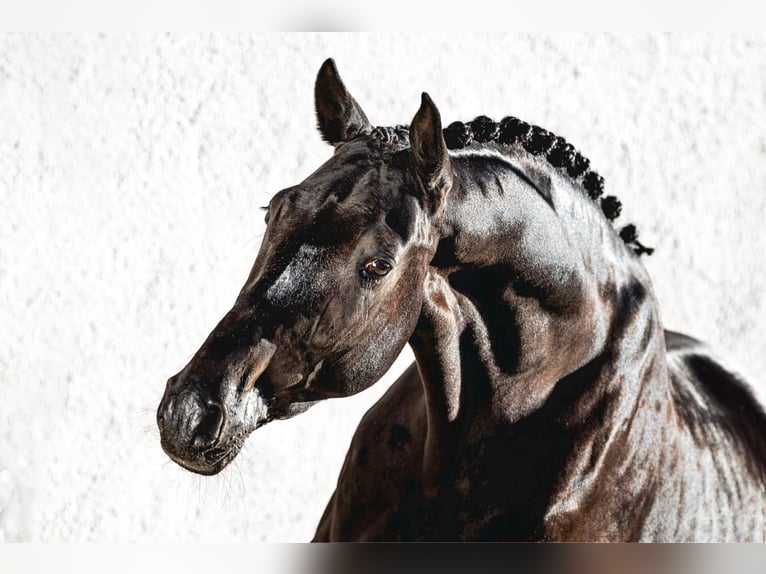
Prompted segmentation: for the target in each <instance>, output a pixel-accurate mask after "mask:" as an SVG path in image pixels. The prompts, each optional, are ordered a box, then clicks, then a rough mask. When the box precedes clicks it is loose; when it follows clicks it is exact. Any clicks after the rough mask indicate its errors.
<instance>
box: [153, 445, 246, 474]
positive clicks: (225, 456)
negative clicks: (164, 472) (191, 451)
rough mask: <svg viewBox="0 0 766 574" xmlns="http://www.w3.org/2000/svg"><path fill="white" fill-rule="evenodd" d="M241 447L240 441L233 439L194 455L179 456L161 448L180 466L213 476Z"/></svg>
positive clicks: (232, 458) (224, 466)
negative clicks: (229, 442) (231, 441)
mask: <svg viewBox="0 0 766 574" xmlns="http://www.w3.org/2000/svg"><path fill="white" fill-rule="evenodd" d="M241 449H242V442H240V441H235V442H234V443H232V444H229V445H224V446H219V447H215V448H211V449H209V450H206V451H204V452H202V453H201V454H199V455H198V456H196V457H180V456H178V455H176V454H174V453H173V452H169V449H163V450H164V451H165V453H166V454H167V455H168V456H169V457H170V458H171V460H173V462H175V463H176V464H178V465H179V466H181V467H182V468H184V469H186V470H188V471H190V472H194V473H196V474H201V475H204V476H213V475H214V474H218V473H219V472H221V471H222V470H223V469H224V468H226V467H227V466H228V465H229V463H230V462H231V461H232V460H234V459H235V458H236V456H237V455H238V454H239V451H240V450H241Z"/></svg>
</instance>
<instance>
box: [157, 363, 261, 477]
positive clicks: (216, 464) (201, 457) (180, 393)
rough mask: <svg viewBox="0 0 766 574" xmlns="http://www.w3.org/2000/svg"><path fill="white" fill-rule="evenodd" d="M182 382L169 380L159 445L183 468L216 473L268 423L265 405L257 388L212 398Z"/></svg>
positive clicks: (159, 413)
mask: <svg viewBox="0 0 766 574" xmlns="http://www.w3.org/2000/svg"><path fill="white" fill-rule="evenodd" d="M180 379H181V377H180V376H179V375H177V376H175V377H171V378H170V380H169V381H168V383H167V387H166V389H165V394H164V395H163V397H162V401H160V405H159V408H158V409H157V426H158V427H159V430H160V444H161V446H162V449H163V450H164V451H165V453H166V454H167V455H168V456H169V457H170V458H171V459H172V460H173V461H174V462H176V463H177V464H179V465H180V466H182V467H183V468H185V469H187V470H190V471H192V472H196V473H198V474H204V475H213V474H217V473H219V472H220V471H221V470H223V469H224V468H225V467H226V466H227V465H228V464H229V463H230V462H231V461H232V460H234V458H235V457H236V456H237V454H238V453H239V451H240V449H241V448H242V445H243V444H244V442H245V439H246V438H247V437H248V435H249V434H250V433H251V432H252V431H253V430H255V429H256V428H257V427H259V426H261V425H262V424H264V423H265V422H266V420H268V414H267V404H266V401H265V400H264V399H263V397H262V396H261V394H260V392H259V391H258V389H256V388H253V387H250V388H248V389H246V390H245V391H244V392H243V391H242V390H241V389H239V392H237V391H229V392H222V393H220V397H216V398H211V397H210V396H209V393H208V392H206V391H205V390H204V388H202V387H201V386H200V385H195V384H192V383H188V382H186V383H185V382H184V381H183V380H180ZM222 390H223V391H226V385H225V384H224V385H222ZM217 394H218V393H217Z"/></svg>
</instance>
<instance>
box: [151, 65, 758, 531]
mask: <svg viewBox="0 0 766 574" xmlns="http://www.w3.org/2000/svg"><path fill="white" fill-rule="evenodd" d="M314 95H315V105H316V117H317V122H318V129H319V132H320V134H321V136H322V138H323V139H324V140H325V141H326V142H328V143H329V144H331V145H332V146H333V148H334V152H333V154H332V156H331V157H330V158H329V159H328V160H327V161H326V162H325V163H324V164H323V165H321V166H320V167H319V168H318V169H317V170H316V171H315V172H314V173H312V174H311V175H310V176H309V177H308V178H306V179H305V180H304V181H303V182H301V183H299V184H297V185H294V186H291V187H287V188H285V189H283V190H281V191H279V192H278V193H276V195H274V196H273V198H272V199H271V201H270V202H269V205H268V208H267V209H266V231H265V234H264V237H263V241H262V244H261V246H260V250H259V252H258V254H257V257H256V259H255V262H254V264H253V267H252V270H251V271H250V274H249V276H248V278H247V280H246V282H245V284H244V286H243V287H242V289H241V291H240V292H239V294H238V296H237V298H236V300H235V302H234V304H233V307H232V308H231V310H230V311H228V312H227V313H226V315H225V316H224V317H223V318H222V319H221V321H220V322H219V323H218V324H217V325H216V326H215V328H214V329H213V331H212V332H211V333H210V335H209V336H208V337H207V339H206V340H205V341H204V343H203V344H202V345H201V347H200V348H199V350H198V351H197V352H196V353H195V355H194V356H193V357H192V358H191V360H190V361H189V363H188V364H187V365H186V366H185V367H184V368H183V369H182V370H181V371H180V372H179V373H178V374H176V375H174V376H173V377H171V378H170V379H169V380H168V381H167V385H166V388H165V391H164V395H163V397H162V399H161V401H160V404H159V408H158V411H157V423H158V426H159V430H160V437H161V446H162V448H163V449H164V451H165V452H166V453H167V455H168V456H169V457H170V458H171V459H172V460H173V461H175V462H176V463H178V464H179V465H181V466H182V467H184V468H186V469H188V470H190V471H192V472H195V473H199V474H203V475H212V474H215V473H218V472H220V471H221V470H222V469H223V468H224V467H226V465H227V464H228V463H229V462H231V461H232V459H234V457H235V456H236V455H237V453H238V452H239V451H240V449H241V447H242V445H243V443H244V442H245V440H246V438H247V437H248V435H249V434H250V433H251V432H252V431H254V430H255V429H257V428H259V427H260V426H262V425H264V424H266V423H268V422H269V421H272V420H275V419H286V418H289V417H292V416H295V415H297V414H299V413H301V412H304V411H305V410H306V409H308V408H310V407H311V406H312V405H314V404H316V403H317V402H319V401H322V400H324V399H327V398H334V397H345V396H349V395H352V394H354V393H358V392H360V391H362V390H363V389H366V388H368V387H369V386H370V385H372V384H374V383H375V382H376V381H378V380H379V379H380V378H381V377H382V376H383V375H384V374H385V373H386V371H387V370H388V369H389V367H390V366H391V365H392V363H393V362H394V360H395V359H396V358H397V356H398V355H399V353H400V351H401V350H402V349H403V348H404V346H405V345H407V344H409V345H410V347H411V348H412V351H413V353H414V357H415V362H414V363H413V364H412V365H411V366H410V367H409V368H407V369H406V370H405V372H404V373H403V374H402V375H401V377H400V378H399V379H398V380H397V381H395V382H394V383H393V385H392V386H391V387H390V388H389V389H388V390H387V391H386V393H385V394H384V395H383V396H382V398H381V399H380V400H379V401H378V402H377V403H376V404H375V405H374V406H373V407H372V408H371V409H370V410H369V411H368V412H367V413H366V414H365V415H364V417H363V419H362V420H361V423H360V424H359V426H358V428H357V430H356V432H355V434H354V437H353V440H352V443H351V445H350V448H349V451H348V453H347V456H346V459H345V462H344V464H343V467H342V469H341V471H340V476H339V478H338V482H337V487H336V490H335V492H334V493H333V494H332V496H331V498H330V500H329V502H328V504H327V507H326V510H325V511H324V514H323V516H322V517H321V520H320V521H319V524H318V527H317V530H316V534H315V537H314V540H315V541H760V542H763V541H764V532H765V529H766V440H764V438H766V415H765V414H764V408H763V406H762V405H760V404H759V403H758V402H757V401H756V399H755V398H754V395H753V393H752V391H751V389H750V387H749V386H748V385H747V384H746V383H745V382H744V381H743V380H742V379H741V377H739V376H738V375H736V374H733V372H732V371H730V370H729V369H727V368H726V367H724V366H723V365H722V364H721V363H720V362H719V361H718V360H716V359H715V358H714V357H713V354H712V351H711V350H710V349H709V348H708V347H707V346H706V345H704V344H703V343H701V342H699V341H697V340H695V339H693V338H691V337H688V336H686V335H683V334H680V333H676V332H671V331H667V330H665V329H664V327H663V325H662V322H661V318H660V313H659V309H658V303H657V299H656V298H655V295H654V293H653V290H652V284H651V281H650V278H649V276H648V273H647V271H646V268H645V267H644V266H643V264H642V261H641V256H642V255H646V254H651V251H652V249H651V248H648V247H646V246H644V245H643V244H642V243H640V242H639V240H638V235H637V231H636V228H635V226H633V225H628V226H626V227H624V228H622V229H620V230H619V231H618V230H617V229H616V228H615V227H614V225H613V220H614V219H615V218H616V217H617V215H618V214H619V213H620V210H621V204H620V202H619V200H618V199H617V198H616V197H614V196H604V194H603V192H604V180H603V178H602V177H601V176H600V175H599V174H598V173H597V172H596V171H594V170H593V169H592V168H591V166H590V162H589V161H588V159H587V158H586V157H585V156H583V155H582V154H581V153H580V152H579V151H577V150H576V149H575V148H574V147H573V146H572V145H571V144H570V143H568V142H567V141H566V140H565V139H564V138H561V137H559V136H556V135H554V134H552V133H550V132H548V131H547V130H545V129H542V128H540V127H538V126H533V125H529V124H528V123H526V122H524V121H522V120H520V119H518V118H515V117H512V116H509V117H506V118H504V119H502V120H501V121H499V122H495V121H493V120H492V119H490V118H488V117H486V116H478V117H477V118H475V119H474V120H472V121H470V122H467V123H463V122H454V123H452V124H450V125H449V126H447V127H446V128H443V127H442V122H441V116H440V113H439V110H438V108H437V106H436V105H435V104H434V102H433V100H432V99H431V97H430V96H429V95H428V94H427V93H423V94H422V98H421V102H420V107H419V109H418V111H417V113H416V114H415V115H414V117H413V119H412V121H411V123H410V124H409V126H406V125H396V126H394V127H376V126H373V125H372V124H371V123H370V121H369V120H368V118H367V116H366V114H365V113H364V111H363V110H362V108H361V107H360V105H359V104H358V103H357V101H356V100H355V99H354V98H353V97H352V96H351V94H350V93H349V92H348V90H347V88H346V86H345V84H344V82H343V81H342V79H341V77H340V75H339V73H338V70H337V67H336V65H335V63H334V62H333V60H332V59H328V60H327V61H325V62H324V64H322V66H321V68H320V69H319V73H318V74H317V77H316V81H315V94H314Z"/></svg>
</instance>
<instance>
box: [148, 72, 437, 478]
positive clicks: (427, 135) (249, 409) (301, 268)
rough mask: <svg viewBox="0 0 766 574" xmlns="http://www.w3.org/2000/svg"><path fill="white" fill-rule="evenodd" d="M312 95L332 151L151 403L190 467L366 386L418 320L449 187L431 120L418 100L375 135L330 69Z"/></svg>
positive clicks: (299, 188) (214, 465)
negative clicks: (401, 124) (408, 114)
mask: <svg viewBox="0 0 766 574" xmlns="http://www.w3.org/2000/svg"><path fill="white" fill-rule="evenodd" d="M315 97H316V112H317V118H318V124H319V130H320V133H321V135H322V137H323V138H324V139H325V140H326V141H327V142H329V143H330V144H332V145H333V146H334V148H335V152H334V155H333V156H332V157H331V158H330V159H329V160H328V161H327V162H326V163H325V164H324V165H322V166H321V167H320V168H319V169H317V170H316V171H315V172H314V173H313V174H312V175H310V176H309V177H308V178H307V179H306V180H305V181H303V182H301V183H300V184H298V185H295V186H293V187H289V188H287V189H284V190H282V191H280V192H278V193H277V194H276V195H275V196H274V197H273V198H272V199H271V201H270V203H269V206H268V209H267V212H266V222H267V227H266V232H265V235H264V238H263V243H262V245H261V247H260V251H259V253H258V255H257V258H256V260H255V263H254V265H253V267H252V270H251V272H250V275H249V277H248V279H247V281H246V283H245V285H244V287H243V288H242V290H241V292H240V293H239V295H238V297H237V299H236V301H235V303H234V305H233V307H232V309H231V310H230V311H229V312H228V313H227V314H226V315H225V316H224V317H223V319H222V320H221V321H220V322H219V323H218V325H217V326H216V327H215V329H213V331H212V332H211V333H210V335H209V336H208V337H207V339H206V340H205V342H204V343H203V344H202V346H201V347H200V349H199V350H198V351H197V352H196V354H195V355H194V356H193V358H192V359H191V360H190V362H189V363H188V364H187V365H186V366H185V367H184V368H183V369H182V370H181V371H180V372H179V373H178V374H176V375H175V376H173V377H171V378H170V379H169V380H168V382H167V387H166V390H165V394H164V396H163V398H162V401H161V404H160V406H159V410H158V413H157V421H158V425H159V428H160V433H161V440H162V446H163V448H164V450H165V451H166V453H167V454H168V455H169V456H170V457H171V458H172V459H173V460H174V461H176V462H178V463H179V464H180V465H182V466H183V467H185V468H187V469H189V470H192V471H194V472H198V473H202V474H214V473H216V472H219V471H220V470H221V469H223V468H224V467H225V466H226V465H227V464H228V463H229V462H230V461H231V460H232V459H233V458H234V457H235V456H236V454H237V452H238V451H239V449H240V447H241V446H242V444H243V442H244V440H245V438H246V437H247V435H248V434H249V433H250V432H251V431H253V430H254V429H255V428H257V427H259V426H261V425H263V424H265V423H266V422H268V421H270V420H273V419H282V418H288V417H291V416H293V415H295V414H297V413H299V412H302V411H303V410H305V409H306V408H308V407H309V406H310V405H311V404H313V403H314V402H316V401H319V400H322V399H325V398H329V397H340V396H347V395H351V394H354V393H357V392H359V391H361V390H363V389H365V388H367V387H369V386H370V385H371V384H373V383H374V382H376V381H377V380H378V379H379V378H380V377H381V376H382V375H383V374H384V373H385V372H386V371H387V370H388V368H389V367H390V366H391V364H392V363H393V362H394V360H395V359H396V357H397V356H398V354H399V352H400V351H401V349H402V348H403V346H404V345H405V344H406V342H407V340H408V339H409V337H410V335H411V333H412V332H413V330H414V328H415V325H416V323H417V321H418V317H419V315H420V310H421V301H422V297H423V295H422V285H423V282H424V278H425V276H426V273H427V270H428V266H429V262H430V261H431V259H432V258H433V256H434V253H435V250H436V246H437V243H438V237H439V233H438V223H439V214H440V213H441V212H442V211H443V210H442V207H443V203H444V199H445V197H446V194H447V193H448V192H449V189H450V185H451V169H450V165H449V158H448V155H447V149H446V146H445V143H444V139H443V137H442V127H441V123H440V118H439V112H438V111H437V109H436V107H435V106H434V104H433V102H432V101H431V100H430V98H429V97H428V96H427V95H425V94H424V95H423V101H422V105H421V107H420V110H419V111H418V112H417V114H416V115H415V118H414V120H413V122H412V128H411V130H410V131H409V134H408V132H407V131H406V130H403V129H384V128H374V127H373V126H372V125H371V124H370V122H369V121H368V120H367V117H366V115H365V114H364V112H363V111H362V109H361V107H360V106H359V105H358V104H357V102H356V101H355V100H354V98H353V97H352V96H351V95H350V94H349V93H348V91H347V90H346V88H345V86H344V84H343V82H342V81H341V79H340V76H339V75H338V72H337V70H336V68H335V65H334V63H333V62H332V60H328V61H326V62H325V63H324V65H323V66H322V68H321V69H320V71H319V74H318V76H317V80H316V90H315ZM410 140H411V141H412V147H410V145H409V142H410Z"/></svg>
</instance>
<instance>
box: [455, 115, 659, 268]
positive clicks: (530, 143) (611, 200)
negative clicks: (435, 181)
mask: <svg viewBox="0 0 766 574" xmlns="http://www.w3.org/2000/svg"><path fill="white" fill-rule="evenodd" d="M444 141H445V142H446V144H447V147H448V148H449V149H453V150H454V149H462V148H465V147H467V146H469V145H471V144H472V143H479V144H484V143H490V142H495V143H497V144H500V145H505V146H513V145H521V146H522V147H523V148H524V149H525V150H526V151H528V152H529V153H531V154H533V155H537V156H540V155H542V156H544V157H545V159H546V160H547V161H548V163H549V164H550V165H551V166H552V167H554V168H557V169H562V170H565V171H566V173H567V175H568V176H569V177H570V178H572V179H573V180H575V182H576V183H578V184H579V185H581V186H582V188H583V189H584V190H585V192H586V193H587V194H588V196H589V197H590V198H591V199H592V200H593V201H596V202H598V203H599V205H600V207H601V211H602V212H603V213H604V216H605V217H606V218H607V219H608V220H609V221H614V220H615V219H617V217H619V215H620V213H621V211H622V204H621V203H620V200H619V199H617V198H616V197H615V196H613V195H607V196H604V195H603V194H604V178H603V177H601V175H599V174H598V173H597V172H595V171H593V170H592V169H591V168H590V160H589V159H588V158H587V157H585V156H583V155H582V154H581V153H580V152H579V151H577V150H576V149H575V147H574V146H573V145H572V144H570V143H568V142H567V141H566V140H565V139H564V138H562V137H559V136H557V135H555V134H552V133H551V132H549V131H548V130H545V129H543V128H541V127H539V126H533V125H529V124H528V123H527V122H525V121H522V120H520V119H518V118H515V117H512V116H508V117H505V118H503V119H502V120H501V121H500V122H495V121H493V120H492V119H491V118H489V117H487V116H478V117H476V118H474V120H473V121H471V122H469V123H463V122H452V123H451V124H450V125H449V126H447V127H446V128H445V129H444ZM620 237H621V238H622V240H623V241H624V242H625V243H626V244H627V245H628V246H629V247H630V248H632V249H633V251H634V252H635V253H636V254H637V255H642V254H644V253H646V254H647V255H651V254H652V253H653V252H654V249H653V248H651V247H645V246H644V245H642V244H641V243H640V242H639V241H638V232H637V230H636V226H635V225H633V224H628V225H626V226H624V227H623V228H622V229H621V230H620Z"/></svg>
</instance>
